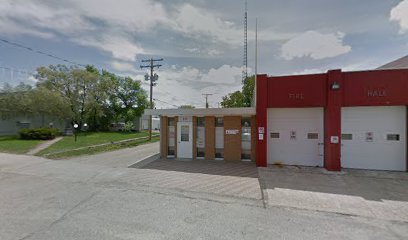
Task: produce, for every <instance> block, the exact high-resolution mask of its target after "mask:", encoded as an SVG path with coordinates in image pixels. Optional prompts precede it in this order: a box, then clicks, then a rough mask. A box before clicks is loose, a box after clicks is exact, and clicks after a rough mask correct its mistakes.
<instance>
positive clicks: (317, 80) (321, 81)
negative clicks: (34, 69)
mask: <svg viewBox="0 0 408 240" xmlns="http://www.w3.org/2000/svg"><path fill="white" fill-rule="evenodd" d="M268 93H273V94H268V107H269V108H279V107H281V108H285V107H324V106H325V105H326V74H313V75H300V76H287V77H271V78H268Z"/></svg>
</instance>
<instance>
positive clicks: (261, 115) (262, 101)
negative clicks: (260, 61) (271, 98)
mask: <svg viewBox="0 0 408 240" xmlns="http://www.w3.org/2000/svg"><path fill="white" fill-rule="evenodd" d="M267 97H268V77H267V76H266V75H258V76H257V82H256V126H257V129H256V132H257V134H258V136H257V144H256V152H257V154H256V166H258V167H266V166H268V163H267V137H268V126H267V122H268V121H267V112H266V111H267V106H268V101H267ZM260 128H263V129H264V133H263V139H262V140H260V139H259V134H262V133H260V132H259V129H260Z"/></svg>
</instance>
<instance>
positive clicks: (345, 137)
mask: <svg viewBox="0 0 408 240" xmlns="http://www.w3.org/2000/svg"><path fill="white" fill-rule="evenodd" d="M341 140H353V134H351V133H342V134H341Z"/></svg>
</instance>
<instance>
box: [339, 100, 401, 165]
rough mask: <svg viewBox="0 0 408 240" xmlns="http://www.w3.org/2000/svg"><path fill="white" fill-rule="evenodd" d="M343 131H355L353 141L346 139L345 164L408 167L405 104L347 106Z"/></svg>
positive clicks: (343, 161) (342, 155)
mask: <svg viewBox="0 0 408 240" xmlns="http://www.w3.org/2000/svg"><path fill="white" fill-rule="evenodd" d="M342 133H343V134H345V133H347V134H352V140H346V139H342V148H341V163H342V167H345V168H361V169H373V170H397V171H405V170H406V108H405V106H387V107H346V108H343V109H342ZM390 134H391V135H393V137H395V134H397V135H398V137H399V139H398V140H390V139H389V138H387V135H390ZM391 135H390V136H391ZM370 136H371V137H370ZM391 137H392V136H391Z"/></svg>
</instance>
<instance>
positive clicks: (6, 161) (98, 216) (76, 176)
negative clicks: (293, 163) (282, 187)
mask: <svg viewBox="0 0 408 240" xmlns="http://www.w3.org/2000/svg"><path fill="white" fill-rule="evenodd" d="M61 166H63V168H61ZM139 170H140V171H142V170H143V169H139ZM131 171H134V169H129V168H126V169H118V167H110V166H104V165H103V164H102V165H92V164H88V163H87V164H86V163H81V162H75V161H73V162H70V161H49V160H45V159H42V158H36V157H28V156H16V155H9V154H0V239H1V240H8V239H28V240H33V239H38V240H46V239H89V240H92V239H98V240H101V239H234V240H236V239H331V240H333V239H381V240H384V239H408V223H407V222H403V221H387V220H381V219H376V218H369V217H357V216H351V215H345V214H337V213H326V212H321V211H312V210H300V209H296V208H285V207H273V206H269V207H268V208H264V206H263V205H262V203H261V201H260V200H253V201H247V200H243V199H240V198H234V197H225V196H217V195H213V194H208V193H205V194H204V193H203V194H200V193H193V192H187V191H182V190H177V189H167V188H160V187H152V186H144V185H138V184H125V182H124V181H119V179H120V178H121V177H123V176H124V175H123V174H124V173H126V174H129V173H132V172H131ZM135 174H136V173H135ZM101 176H110V177H109V178H105V177H101Z"/></svg>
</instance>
